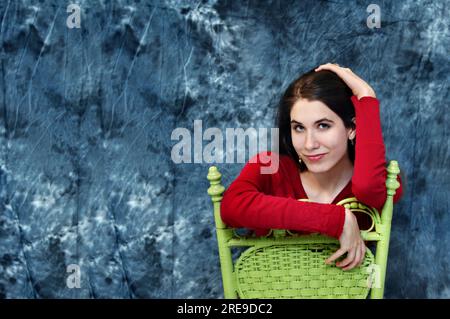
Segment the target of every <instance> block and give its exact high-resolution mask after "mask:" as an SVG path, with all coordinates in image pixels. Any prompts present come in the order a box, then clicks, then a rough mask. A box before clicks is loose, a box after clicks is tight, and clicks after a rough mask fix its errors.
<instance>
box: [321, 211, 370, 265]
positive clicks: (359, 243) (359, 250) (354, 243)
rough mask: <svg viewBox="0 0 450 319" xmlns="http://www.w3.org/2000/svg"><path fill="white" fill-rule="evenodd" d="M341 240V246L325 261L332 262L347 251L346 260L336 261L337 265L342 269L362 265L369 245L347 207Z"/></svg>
mask: <svg viewBox="0 0 450 319" xmlns="http://www.w3.org/2000/svg"><path fill="white" fill-rule="evenodd" d="M339 242H340V244H341V247H340V248H339V249H338V250H337V251H336V252H335V253H334V254H333V255H331V257H330V258H328V259H327V260H326V261H325V262H326V263H327V264H330V263H331V262H333V261H334V260H336V259H338V258H339V257H340V256H342V255H344V254H345V253H347V257H346V258H345V259H344V260H342V261H340V262H337V263H336V266H337V267H340V268H342V270H350V269H353V268H354V267H358V266H359V265H361V264H362V262H363V261H364V256H365V254H366V249H367V247H366V244H365V243H364V240H363V239H362V238H361V233H360V231H359V226H358V221H357V220H356V217H355V215H354V214H353V213H352V212H351V211H350V210H349V209H348V208H346V209H345V222H344V229H343V231H342V234H341V236H340V237H339Z"/></svg>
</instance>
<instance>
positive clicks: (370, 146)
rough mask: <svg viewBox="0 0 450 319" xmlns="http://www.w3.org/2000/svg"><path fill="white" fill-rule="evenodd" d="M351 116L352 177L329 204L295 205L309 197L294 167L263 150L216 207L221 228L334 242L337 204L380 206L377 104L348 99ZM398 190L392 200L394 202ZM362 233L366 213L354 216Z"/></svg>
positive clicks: (382, 173)
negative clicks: (270, 169)
mask: <svg viewBox="0 0 450 319" xmlns="http://www.w3.org/2000/svg"><path fill="white" fill-rule="evenodd" d="M351 99H352V102H353V105H354V107H355V113H356V123H357V126H356V137H357V142H356V145H355V148H356V149H355V163H354V169H353V176H352V179H351V181H350V182H349V183H348V184H347V186H346V187H345V188H344V189H343V190H342V191H341V192H340V193H339V194H338V195H337V196H336V198H335V199H334V200H333V202H332V203H331V204H321V203H313V202H299V201H298V200H297V199H301V198H308V197H307V195H306V193H305V190H304V189H303V186H302V183H301V180H300V172H299V169H298V167H297V165H296V163H295V162H294V160H293V159H291V158H290V157H289V156H287V155H278V154H276V153H272V152H267V153H261V154H258V155H256V159H255V158H254V159H252V160H250V161H249V162H248V163H247V164H246V165H245V166H244V168H243V169H242V171H241V173H240V175H239V176H238V177H237V179H236V180H235V181H234V182H233V183H232V184H231V185H230V187H229V188H228V189H227V190H226V191H225V193H224V195H223V199H222V203H221V209H220V212H221V217H222V220H223V221H224V223H225V224H227V225H228V226H230V227H235V228H251V229H254V230H255V232H256V234H257V235H263V234H265V233H267V232H268V230H269V229H289V230H293V231H300V232H306V233H313V232H314V233H315V232H319V233H322V234H325V235H328V236H331V237H335V238H339V237H340V235H341V233H342V230H343V226H344V221H345V208H344V207H343V206H338V205H336V203H338V202H339V201H341V200H342V199H344V198H348V197H356V198H357V199H358V200H359V201H360V202H362V203H365V204H366V205H368V206H372V207H375V208H377V209H378V210H379V211H380V213H381V208H382V206H383V204H384V202H385V201H386V196H387V193H386V184H385V183H386V176H387V172H386V159H385V148H384V143H383V136H382V132H381V123H380V111H379V102H378V100H377V99H376V98H373V97H367V96H366V97H362V98H361V99H360V100H358V98H357V97H356V96H352V98H351ZM263 154H264V156H272V160H273V158H274V156H276V158H277V159H278V161H279V168H278V170H277V171H276V172H275V173H273V174H261V167H263V166H270V165H271V163H270V162H269V163H267V158H264V159H263V160H261V159H260V157H261V155H263ZM398 181H399V182H400V188H398V189H397V192H396V194H395V196H394V202H397V201H398V200H399V199H400V197H401V195H402V186H401V180H400V178H398ZM356 216H357V218H358V222H359V225H360V228H361V229H366V227H362V225H364V226H365V225H367V226H370V224H368V217H367V215H365V214H357V215H356Z"/></svg>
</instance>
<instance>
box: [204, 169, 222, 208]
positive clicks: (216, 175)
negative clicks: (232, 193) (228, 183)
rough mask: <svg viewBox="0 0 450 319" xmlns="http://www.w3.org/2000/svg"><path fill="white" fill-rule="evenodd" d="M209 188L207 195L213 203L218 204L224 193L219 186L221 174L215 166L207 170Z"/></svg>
mask: <svg viewBox="0 0 450 319" xmlns="http://www.w3.org/2000/svg"><path fill="white" fill-rule="evenodd" d="M207 178H208V180H209V183H210V185H211V186H210V187H209V188H208V194H209V196H211V200H212V201H213V202H220V201H221V200H222V193H223V192H224V191H225V187H223V186H222V185H221V184H220V181H221V178H222V174H220V172H219V170H218V169H217V167H215V166H211V167H210V168H209V170H208V176H207Z"/></svg>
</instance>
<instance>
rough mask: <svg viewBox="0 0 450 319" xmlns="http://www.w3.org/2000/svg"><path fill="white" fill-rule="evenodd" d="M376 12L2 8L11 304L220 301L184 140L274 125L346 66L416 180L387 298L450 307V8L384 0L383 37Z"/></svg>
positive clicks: (282, 4)
mask: <svg viewBox="0 0 450 319" xmlns="http://www.w3.org/2000/svg"><path fill="white" fill-rule="evenodd" d="M72 2H73V3H75V4H78V5H79V8H80V9H81V15H80V28H76V27H75V28H69V27H68V25H67V19H68V17H69V16H71V14H72V13H73V12H75V11H71V10H69V12H67V9H68V5H69V4H70V3H72ZM372 2H373V1H356V2H351V1H344V0H342V1H338V0H336V1H281V0H279V1H250V0H246V1H213V0H211V1H175V0H167V1H157V0H155V1H118V0H116V1H104V0H99V1H87V0H85V1H61V0H58V1H57V0H53V1H31V0H21V1H7V0H1V1H0V34H1V74H0V106H1V108H0V109H1V111H0V112H1V113H0V131H1V135H0V138H1V143H0V147H1V151H0V178H1V181H0V197H1V201H0V203H1V206H0V297H6V298H220V297H222V296H223V294H222V285H221V281H220V268H219V261H218V253H217V242H216V237H215V231H214V221H213V215H212V206H211V202H210V199H209V197H208V196H207V194H206V190H207V187H208V183H207V180H206V174H207V169H208V167H209V165H210V164H209V163H206V162H205V161H203V163H192V164H175V163H174V162H173V161H172V159H171V150H172V147H173V146H174V144H176V142H177V141H173V140H171V134H172V131H173V130H174V129H175V128H177V127H180V128H186V129H188V130H189V131H190V132H193V128H194V120H201V121H202V126H203V130H205V129H206V128H210V127H217V128H220V129H225V128H226V127H233V128H236V127H242V128H248V127H254V128H257V127H273V119H274V110H275V104H276V101H277V99H278V98H279V97H280V94H281V92H282V90H283V89H285V88H286V85H287V84H288V83H289V82H290V81H292V80H293V79H294V78H295V77H297V76H298V75H299V74H301V73H302V72H305V71H307V70H309V69H311V68H313V67H314V66H317V65H319V64H321V63H325V62H329V61H333V62H337V63H339V64H341V65H344V66H348V67H351V68H352V69H353V70H354V71H355V73H357V74H359V75H361V77H363V78H364V79H365V80H367V81H368V82H369V84H371V85H372V86H373V87H374V89H375V91H376V92H377V96H378V98H379V100H380V102H381V116H382V122H383V130H384V138H385V142H386V148H387V154H388V157H389V158H391V159H393V158H395V159H397V160H398V161H399V163H400V165H401V168H402V170H403V172H404V173H405V175H406V188H405V196H404V198H403V200H402V201H401V202H400V203H399V204H398V205H397V207H396V210H395V216H394V220H393V234H392V242H391V250H390V259H389V268H388V274H387V283H386V297H388V298H449V297H450V272H449V256H450V252H449V249H448V244H449V242H450V238H449V237H450V236H449V228H450V219H449V196H448V195H449V125H448V123H449V120H450V119H449V115H448V114H449V100H450V99H449V80H450V78H449V74H450V66H449V51H450V50H449V49H450V33H449V22H450V20H449V19H450V17H449V12H450V11H449V3H448V1H443V0H442V1H431V0H429V1H426V0H422V1H413V0H407V1H376V4H377V5H378V6H379V7H380V9H381V28H375V29H370V28H369V27H368V26H367V23H366V20H367V17H368V16H369V13H368V12H367V11H366V9H367V6H368V5H369V4H370V3H372ZM69 20H70V21H72V22H76V19H72V18H70V19H69ZM203 144H204V145H206V144H207V142H203ZM217 165H218V166H219V168H220V169H221V171H222V173H224V181H223V182H224V184H225V185H229V183H230V182H231V181H232V180H233V179H234V178H235V177H236V175H237V174H238V173H239V171H240V169H241V168H242V167H243V165H244V164H243V163H232V164H230V163H229V164H225V163H223V164H217ZM71 264H76V265H78V266H79V269H80V275H81V277H80V278H81V281H80V288H72V289H71V288H69V286H70V285H68V282H69V283H70V281H69V280H68V279H69V276H70V275H71V272H68V269H67V267H68V266H69V265H71Z"/></svg>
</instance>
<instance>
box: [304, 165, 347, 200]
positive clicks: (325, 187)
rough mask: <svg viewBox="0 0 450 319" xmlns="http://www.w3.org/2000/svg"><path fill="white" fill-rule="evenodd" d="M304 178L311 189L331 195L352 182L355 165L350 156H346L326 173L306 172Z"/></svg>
mask: <svg viewBox="0 0 450 319" xmlns="http://www.w3.org/2000/svg"><path fill="white" fill-rule="evenodd" d="M302 176H303V177H306V178H307V183H308V185H309V186H310V187H311V188H313V189H316V190H320V192H321V193H326V194H330V195H331V194H334V193H335V192H336V190H337V189H339V190H342V189H343V188H344V187H345V185H347V183H348V182H349V181H350V180H351V178H352V176H353V164H352V162H351V161H350V159H349V158H348V156H344V157H343V158H342V160H341V161H339V162H338V163H337V164H336V165H335V166H334V167H332V168H331V169H330V170H328V171H326V172H323V173H311V172H310V171H305V172H303V173H302Z"/></svg>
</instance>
